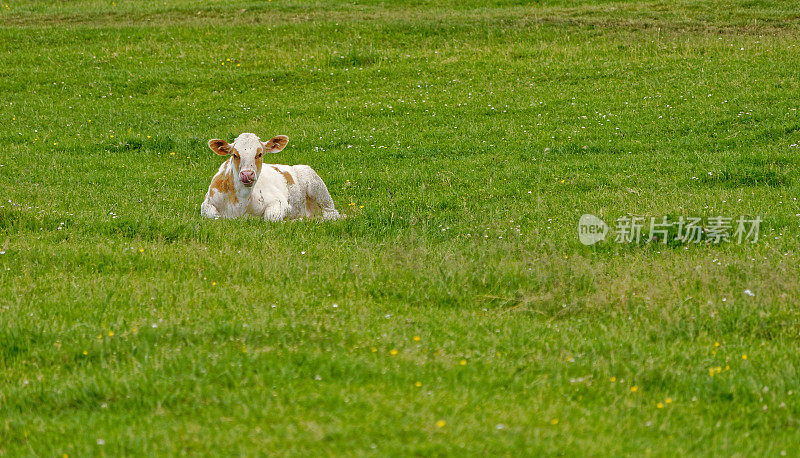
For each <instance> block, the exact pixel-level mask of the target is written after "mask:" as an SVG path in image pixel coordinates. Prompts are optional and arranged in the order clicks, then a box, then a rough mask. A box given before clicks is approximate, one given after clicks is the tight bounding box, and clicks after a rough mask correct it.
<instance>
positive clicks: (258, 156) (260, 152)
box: [256, 148, 264, 174]
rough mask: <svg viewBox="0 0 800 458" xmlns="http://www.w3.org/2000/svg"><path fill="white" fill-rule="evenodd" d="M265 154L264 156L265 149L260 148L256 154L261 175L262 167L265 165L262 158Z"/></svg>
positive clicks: (257, 166) (257, 167)
mask: <svg viewBox="0 0 800 458" xmlns="http://www.w3.org/2000/svg"><path fill="white" fill-rule="evenodd" d="M263 154H264V149H263V148H259V149H258V153H257V154H256V170H258V172H257V173H259V174H260V173H261V166H262V165H263V164H264V158H263V157H261V156H262V155H263Z"/></svg>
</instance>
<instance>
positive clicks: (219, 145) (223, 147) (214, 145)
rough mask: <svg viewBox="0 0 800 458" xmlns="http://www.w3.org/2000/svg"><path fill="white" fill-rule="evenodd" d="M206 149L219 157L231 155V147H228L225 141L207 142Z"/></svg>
mask: <svg viewBox="0 0 800 458" xmlns="http://www.w3.org/2000/svg"><path fill="white" fill-rule="evenodd" d="M208 147H209V148H211V151H213V152H215V153H217V154H219V155H220V156H227V155H228V154H231V145H229V144H228V142H226V141H225V140H219V139H214V140H209V141H208Z"/></svg>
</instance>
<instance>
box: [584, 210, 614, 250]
mask: <svg viewBox="0 0 800 458" xmlns="http://www.w3.org/2000/svg"><path fill="white" fill-rule="evenodd" d="M606 234H608V225H607V224H606V223H605V222H603V220H602V219H600V218H598V217H596V216H594V215H590V214H588V213H587V214H585V215H583V216H581V219H580V221H578V238H579V239H580V241H581V243H582V244H584V245H594V244H595V243H597V242H599V241H601V240H605V238H606Z"/></svg>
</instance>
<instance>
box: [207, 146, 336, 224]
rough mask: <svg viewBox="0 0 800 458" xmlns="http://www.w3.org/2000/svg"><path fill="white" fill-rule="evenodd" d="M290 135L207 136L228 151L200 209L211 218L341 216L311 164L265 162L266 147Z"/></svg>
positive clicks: (216, 149) (222, 151) (217, 148)
mask: <svg viewBox="0 0 800 458" xmlns="http://www.w3.org/2000/svg"><path fill="white" fill-rule="evenodd" d="M287 143H289V137H287V136H285V135H278V136H276V137H274V138H273V139H272V140H270V141H268V142H262V141H261V140H260V139H259V138H258V137H257V136H256V135H254V134H242V135H239V136H238V137H237V138H236V140H234V141H233V144H232V145H230V144H228V142H226V141H224V140H209V142H208V146H209V147H211V149H212V150H213V151H214V152H215V153H217V154H219V155H220V156H228V155H230V156H231V157H229V158H228V160H227V161H225V162H224V163H223V164H222V165H221V166H220V167H219V171H217V174H216V175H214V178H213V179H212V180H211V186H209V187H208V192H207V193H206V198H205V200H204V201H203V204H202V205H201V206H200V214H201V215H203V216H205V217H207V218H239V217H240V216H243V215H245V214H250V215H255V216H258V217H260V218H264V220H266V221H283V220H285V219H296V218H310V217H314V216H316V215H321V216H322V218H323V219H326V220H327V219H339V218H340V215H339V212H338V211H336V209H335V208H334V207H333V199H331V195H330V194H329V193H328V188H327V187H326V186H325V183H324V182H323V181H322V178H320V177H319V175H317V173H316V172H315V171H314V170H313V169H312V168H311V167H309V166H307V165H294V166H291V165H277V164H263V163H262V160H263V159H262V157H263V155H264V153H277V152H280V151H281V150H283V148H285V147H286V144H287Z"/></svg>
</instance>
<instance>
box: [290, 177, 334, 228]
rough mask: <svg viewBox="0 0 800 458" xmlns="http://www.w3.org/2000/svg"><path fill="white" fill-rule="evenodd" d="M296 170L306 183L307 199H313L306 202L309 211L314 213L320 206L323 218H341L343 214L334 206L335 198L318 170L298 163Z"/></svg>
mask: <svg viewBox="0 0 800 458" xmlns="http://www.w3.org/2000/svg"><path fill="white" fill-rule="evenodd" d="M295 171H296V173H297V175H299V177H298V178H300V180H302V181H301V183H305V185H306V199H307V200H309V201H311V202H307V204H306V208H307V209H308V210H309V213H310V214H312V215H313V214H314V213H315V210H316V209H317V208H319V209H320V210H322V219H325V220H335V219H339V218H341V217H342V216H341V215H340V214H339V212H338V211H336V208H335V207H334V206H333V199H332V198H331V194H330V193H329V192H328V187H327V186H325V182H324V181H322V178H320V177H319V175H317V172H315V171H314V169H312V168H311V167H309V166H307V165H296V166H295Z"/></svg>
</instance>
